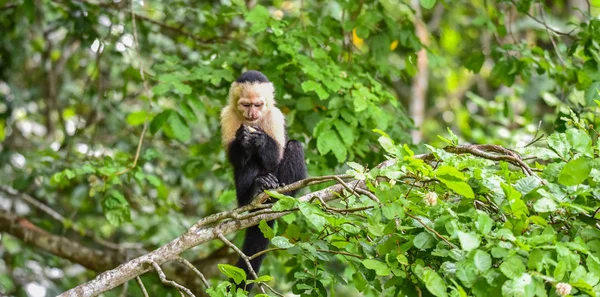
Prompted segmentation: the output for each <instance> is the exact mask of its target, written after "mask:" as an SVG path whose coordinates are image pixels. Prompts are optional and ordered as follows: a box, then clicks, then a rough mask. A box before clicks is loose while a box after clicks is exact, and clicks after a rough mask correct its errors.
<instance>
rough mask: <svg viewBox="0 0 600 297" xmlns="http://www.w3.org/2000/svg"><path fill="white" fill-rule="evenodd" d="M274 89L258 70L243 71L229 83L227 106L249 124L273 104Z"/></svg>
mask: <svg viewBox="0 0 600 297" xmlns="http://www.w3.org/2000/svg"><path fill="white" fill-rule="evenodd" d="M274 93H275V89H274V87H273V84H272V83H271V82H270V81H269V79H268V78H267V77H266V76H265V75H264V74H262V73H261V72H260V71H256V70H250V71H246V72H244V73H243V74H242V75H240V77H239V78H238V79H237V80H236V81H235V82H233V84H231V89H230V90H229V106H231V107H232V108H233V109H234V110H235V111H236V113H237V114H238V116H240V117H241V119H242V120H243V121H244V122H246V123H249V124H252V123H256V122H258V121H260V120H261V119H262V118H263V116H264V115H265V114H267V113H268V112H269V111H270V110H271V108H273V107H274V106H275V99H274Z"/></svg>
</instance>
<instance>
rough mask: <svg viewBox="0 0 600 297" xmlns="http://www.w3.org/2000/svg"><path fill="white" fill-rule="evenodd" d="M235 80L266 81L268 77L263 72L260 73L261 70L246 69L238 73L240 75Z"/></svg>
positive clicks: (238, 81)
mask: <svg viewBox="0 0 600 297" xmlns="http://www.w3.org/2000/svg"><path fill="white" fill-rule="evenodd" d="M235 82H237V83H245V82H249V83H253V82H259V83H268V82H269V79H268V78H267V77H266V76H265V75H264V74H262V72H260V71H256V70H248V71H246V72H244V73H242V75H240V77H238V79H236V80H235Z"/></svg>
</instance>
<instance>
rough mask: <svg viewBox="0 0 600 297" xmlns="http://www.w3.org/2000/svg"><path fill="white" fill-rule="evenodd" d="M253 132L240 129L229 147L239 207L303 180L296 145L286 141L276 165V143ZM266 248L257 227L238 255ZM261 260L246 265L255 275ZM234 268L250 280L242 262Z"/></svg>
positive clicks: (301, 157) (301, 155)
mask: <svg viewBox="0 0 600 297" xmlns="http://www.w3.org/2000/svg"><path fill="white" fill-rule="evenodd" d="M246 73H248V72H246ZM246 73H244V74H246ZM259 73H260V72H259ZM260 74H261V75H262V73H260ZM242 76H244V75H242ZM263 76H264V75H263ZM253 128H254V129H256V131H254V132H250V129H248V127H247V126H244V125H242V126H241V127H240V128H239V129H238V130H237V132H236V136H235V139H234V140H233V141H232V142H231V144H230V146H229V160H230V162H231V164H232V165H233V169H234V178H235V186H236V192H237V200H238V205H239V206H244V205H247V204H249V203H250V202H251V201H252V199H253V198H254V196H256V195H257V194H258V193H260V192H262V191H264V190H265V189H273V188H277V187H278V186H279V185H286V184H290V183H293V182H296V181H299V180H301V179H304V178H306V175H307V173H306V164H305V163H304V151H303V149H302V144H301V143H300V142H298V141H295V140H290V141H287V143H286V146H285V148H284V153H283V158H282V159H281V160H280V161H279V160H278V159H279V147H278V144H277V142H276V141H275V140H274V139H273V138H272V137H271V136H269V135H268V134H267V133H265V132H264V131H263V130H261V129H260V128H258V127H253ZM289 195H294V193H289ZM267 223H268V225H269V226H271V227H272V226H273V221H270V222H267ZM268 245H269V240H268V239H267V238H265V237H264V236H263V234H262V232H261V231H260V229H259V228H258V226H253V227H250V228H248V229H247V230H246V237H245V238H244V245H243V247H242V252H244V254H246V255H247V256H252V255H254V254H256V253H258V252H260V251H263V250H265V249H266V248H267V246H268ZM263 258H264V255H261V256H259V257H256V258H254V259H252V260H251V261H250V263H251V265H252V268H253V269H254V271H255V272H256V273H258V271H259V269H260V265H261V263H262V260H263ZM237 267H239V268H242V269H244V271H246V275H247V277H248V279H251V278H252V276H251V274H250V272H249V269H248V266H247V265H246V262H244V260H243V259H240V260H239V261H238V263H237ZM243 285H244V284H241V285H240V286H243ZM246 288H247V289H248V290H250V289H251V288H252V287H251V285H248V286H246Z"/></svg>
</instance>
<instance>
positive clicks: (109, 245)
mask: <svg viewBox="0 0 600 297" xmlns="http://www.w3.org/2000/svg"><path fill="white" fill-rule="evenodd" d="M0 192H3V193H5V194H7V195H9V196H11V197H14V198H17V199H21V200H23V201H25V202H26V203H28V204H30V205H31V206H33V207H35V208H37V209H39V210H40V211H42V212H44V213H46V214H47V215H49V216H50V217H52V218H53V219H55V220H57V221H58V222H60V223H61V224H64V223H65V222H66V220H67V219H66V218H65V217H64V216H63V215H61V214H60V213H58V212H57V211H55V210H54V209H52V208H51V207H49V206H47V205H46V204H44V203H42V202H41V201H39V200H38V199H36V198H34V197H32V196H31V195H29V194H26V193H22V192H19V191H17V190H15V189H13V188H11V187H8V186H2V185H0ZM70 229H72V230H73V231H74V232H76V233H80V232H81V230H80V229H77V226H76V225H70ZM84 234H85V236H88V237H90V238H92V240H94V242H96V243H97V244H99V245H102V246H104V247H107V248H110V249H113V250H119V251H120V250H123V249H138V250H141V249H142V248H143V246H142V245H141V244H138V243H121V244H117V243H113V242H110V241H107V240H104V239H102V238H100V237H99V236H98V235H96V234H95V233H93V232H92V231H90V230H85V233H84Z"/></svg>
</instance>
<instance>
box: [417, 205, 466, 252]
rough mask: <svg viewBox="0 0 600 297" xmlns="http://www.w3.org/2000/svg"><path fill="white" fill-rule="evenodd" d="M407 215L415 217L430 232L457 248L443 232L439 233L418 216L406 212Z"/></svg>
mask: <svg viewBox="0 0 600 297" xmlns="http://www.w3.org/2000/svg"><path fill="white" fill-rule="evenodd" d="M406 215H407V216H409V217H411V218H412V219H414V220H415V221H417V222H419V223H420V224H421V225H423V227H424V228H425V229H427V230H429V231H430V232H432V233H433V234H435V236H437V237H438V238H439V239H441V240H443V241H444V242H445V243H447V244H448V245H449V246H450V247H452V248H457V247H456V245H454V244H453V243H452V242H450V241H449V240H448V239H446V237H444V236H443V235H442V234H440V233H438V232H437V231H435V229H433V228H431V227H429V226H427V225H426V224H425V223H424V222H423V221H421V219H419V218H417V217H416V216H413V215H411V214H409V213H407V214H406Z"/></svg>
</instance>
